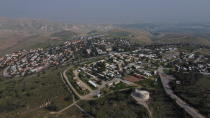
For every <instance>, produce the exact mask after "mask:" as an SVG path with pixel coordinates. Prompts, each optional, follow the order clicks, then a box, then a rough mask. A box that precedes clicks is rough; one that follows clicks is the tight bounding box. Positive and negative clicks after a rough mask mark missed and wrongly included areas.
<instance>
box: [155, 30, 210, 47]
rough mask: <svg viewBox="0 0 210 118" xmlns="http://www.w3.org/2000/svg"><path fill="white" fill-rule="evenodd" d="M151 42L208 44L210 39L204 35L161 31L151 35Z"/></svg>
mask: <svg viewBox="0 0 210 118" xmlns="http://www.w3.org/2000/svg"><path fill="white" fill-rule="evenodd" d="M153 43H159V44H169V43H187V44H195V45H204V46H210V41H209V40H208V39H207V38H204V37H198V36H194V35H191V34H181V33H161V34H159V35H155V36H153Z"/></svg>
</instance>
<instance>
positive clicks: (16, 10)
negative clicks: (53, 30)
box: [0, 0, 210, 23]
mask: <svg viewBox="0 0 210 118" xmlns="http://www.w3.org/2000/svg"><path fill="white" fill-rule="evenodd" d="M0 16H7V17H24V18H25V17H26V18H28V17H29V18H41V19H50V20H59V21H68V22H72V23H141V22H188V21H189V22H210V0H0Z"/></svg>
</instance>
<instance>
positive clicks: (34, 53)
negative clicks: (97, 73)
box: [0, 35, 130, 77]
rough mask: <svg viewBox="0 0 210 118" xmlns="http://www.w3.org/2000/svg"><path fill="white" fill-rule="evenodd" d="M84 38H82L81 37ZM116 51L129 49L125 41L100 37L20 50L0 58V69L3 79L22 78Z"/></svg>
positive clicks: (127, 42)
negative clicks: (64, 64)
mask: <svg viewBox="0 0 210 118" xmlns="http://www.w3.org/2000/svg"><path fill="white" fill-rule="evenodd" d="M83 38H84V37H83ZM118 45H119V46H121V47H118V48H116V49H118V50H120V49H121V48H122V49H124V48H123V47H130V43H129V41H127V40H121V39H119V40H113V39H110V38H104V37H102V36H101V35H99V36H95V37H92V38H90V37H88V36H87V38H84V39H83V40H71V41H66V42H65V43H64V44H62V45H59V46H55V47H50V48H47V49H43V48H38V49H31V50H21V51H17V52H14V53H12V54H8V55H5V56H4V57H2V58H0V68H3V69H4V76H5V77H13V76H24V75H27V74H31V73H36V72H40V71H42V70H44V69H46V68H48V67H51V66H57V65H60V64H63V63H65V62H66V61H73V60H76V59H77V58H80V57H93V56H98V55H103V54H108V53H109V52H111V51H113V50H114V49H115V48H114V47H117V46H118Z"/></svg>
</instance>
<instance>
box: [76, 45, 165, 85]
mask: <svg viewBox="0 0 210 118" xmlns="http://www.w3.org/2000/svg"><path fill="white" fill-rule="evenodd" d="M157 55H158V54H157V53H156V52H155V51H153V50H150V49H146V48H140V49H138V50H135V51H133V52H129V53H126V52H124V53H110V54H109V56H108V57H107V58H105V59H103V60H100V61H97V62H94V63H91V64H89V65H85V66H83V67H81V68H80V70H81V71H83V72H85V73H88V74H90V75H93V76H95V77H97V78H99V79H100V80H101V81H110V80H112V79H123V78H124V77H125V76H127V75H133V76H135V77H137V78H139V80H140V79H143V78H144V79H146V78H149V77H152V76H153V75H156V74H157V72H156V69H157V68H158V65H155V64H154V63H159V62H160V60H161V58H159V57H158V56H157ZM91 83H92V82H91Z"/></svg>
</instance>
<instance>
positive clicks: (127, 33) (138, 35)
mask: <svg viewBox="0 0 210 118" xmlns="http://www.w3.org/2000/svg"><path fill="white" fill-rule="evenodd" d="M107 33H108V35H110V36H112V37H116V38H127V39H129V40H130V41H131V42H134V43H138V44H140V45H144V44H151V43H152V40H151V34H150V33H149V32H147V31H145V30H136V29H127V28H115V29H112V30H109V31H108V32H107Z"/></svg>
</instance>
